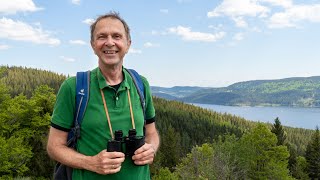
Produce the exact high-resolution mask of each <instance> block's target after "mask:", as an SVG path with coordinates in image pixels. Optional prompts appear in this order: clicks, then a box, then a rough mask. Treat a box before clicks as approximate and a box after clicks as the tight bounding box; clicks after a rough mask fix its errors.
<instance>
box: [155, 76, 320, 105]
mask: <svg viewBox="0 0 320 180" xmlns="http://www.w3.org/2000/svg"><path fill="white" fill-rule="evenodd" d="M173 91H174V88H172V89H170V91H169V89H167V91H163V93H165V92H170V95H174V92H173ZM180 91H183V87H181V88H180ZM155 95H158V94H155ZM181 95H183V97H177V96H175V98H176V100H180V101H184V102H191V103H202V104H218V105H232V106H299V107H320V76H314V77H306V78H287V79H279V80H255V81H247V82H239V83H235V84H232V85H230V86H228V87H223V88H209V89H208V88H202V89H201V88H199V90H198V91H193V94H181ZM159 96H160V97H164V98H166V97H165V96H164V95H163V94H161V95H159ZM171 99H172V98H171Z"/></svg>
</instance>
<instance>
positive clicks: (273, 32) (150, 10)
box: [0, 0, 320, 87]
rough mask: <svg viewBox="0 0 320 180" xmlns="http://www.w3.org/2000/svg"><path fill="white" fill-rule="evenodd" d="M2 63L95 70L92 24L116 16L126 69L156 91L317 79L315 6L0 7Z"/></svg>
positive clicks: (188, 2)
mask: <svg viewBox="0 0 320 180" xmlns="http://www.w3.org/2000/svg"><path fill="white" fill-rule="evenodd" d="M0 4H1V6H0V64H2V65H10V66H12V65H15V66H27V67H33V68H38V69H44V70H50V71H53V72H57V73H62V74H66V75H67V74H69V75H74V74H75V73H76V72H77V71H84V70H88V69H93V68H94V67H96V66H97V57H96V56H95V55H94V54H93V52H92V50H91V46H90V44H89V39H90V31H89V24H90V23H91V22H92V20H93V19H95V18H96V17H97V16H98V15H101V14H104V13H107V12H109V11H110V10H114V11H117V12H119V13H120V15H121V16H122V17H123V18H124V19H125V20H126V21H127V23H128V24H129V26H130V28H131V36H132V46H131V49H130V52H129V54H127V56H126V57H125V60H124V61H125V62H124V66H125V67H128V68H134V69H136V70H137V71H138V72H139V73H140V74H142V75H144V76H145V77H147V78H148V80H149V82H150V84H151V85H153V86H163V87H172V86H206V87H223V86H228V85H230V84H232V83H235V82H240V81H248V80H257V79H280V78H287V77H308V76H319V75H320V48H319V47H320V35H319V33H320V0H308V1H291V0H223V1H213V0H210V1H209V0H197V1H196V0H162V1H148V0H136V1H129V0H122V1H116V0H90V1H89V0H55V1H49V0H0Z"/></svg>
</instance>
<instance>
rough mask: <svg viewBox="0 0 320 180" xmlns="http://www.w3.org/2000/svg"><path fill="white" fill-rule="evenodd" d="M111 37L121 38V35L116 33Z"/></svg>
mask: <svg viewBox="0 0 320 180" xmlns="http://www.w3.org/2000/svg"><path fill="white" fill-rule="evenodd" d="M113 38H115V39H120V38H121V35H119V34H116V35H114V36H113Z"/></svg>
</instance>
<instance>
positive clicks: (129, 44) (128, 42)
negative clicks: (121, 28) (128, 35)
mask: <svg viewBox="0 0 320 180" xmlns="http://www.w3.org/2000/svg"><path fill="white" fill-rule="evenodd" d="M127 45H128V49H127V51H126V53H128V52H129V49H130V46H131V40H128V41H127Z"/></svg>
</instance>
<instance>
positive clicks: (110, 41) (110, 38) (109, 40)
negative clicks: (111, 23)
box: [104, 36, 114, 46]
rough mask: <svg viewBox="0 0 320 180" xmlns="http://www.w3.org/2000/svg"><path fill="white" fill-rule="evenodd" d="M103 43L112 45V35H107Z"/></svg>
mask: <svg viewBox="0 0 320 180" xmlns="http://www.w3.org/2000/svg"><path fill="white" fill-rule="evenodd" d="M104 45H106V46H113V45H114V41H113V38H112V36H107V38H106V41H105V42H104Z"/></svg>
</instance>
